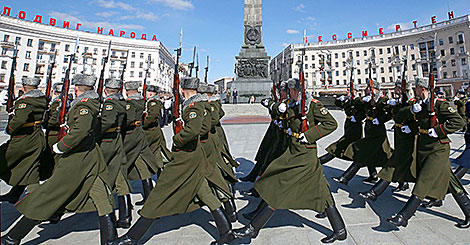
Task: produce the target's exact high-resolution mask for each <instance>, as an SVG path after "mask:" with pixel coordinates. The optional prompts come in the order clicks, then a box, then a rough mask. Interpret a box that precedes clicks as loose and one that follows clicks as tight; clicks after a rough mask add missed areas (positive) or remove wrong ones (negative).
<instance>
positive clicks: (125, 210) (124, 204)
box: [116, 194, 133, 229]
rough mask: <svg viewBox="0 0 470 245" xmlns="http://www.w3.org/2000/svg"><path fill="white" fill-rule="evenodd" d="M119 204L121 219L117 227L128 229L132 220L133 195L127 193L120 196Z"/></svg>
mask: <svg viewBox="0 0 470 245" xmlns="http://www.w3.org/2000/svg"><path fill="white" fill-rule="evenodd" d="M118 205H119V207H118V208H119V219H118V221H117V224H116V227H117V228H124V229H127V228H129V227H131V221H132V208H133V206H132V202H131V195H129V194H127V195H125V196H118Z"/></svg>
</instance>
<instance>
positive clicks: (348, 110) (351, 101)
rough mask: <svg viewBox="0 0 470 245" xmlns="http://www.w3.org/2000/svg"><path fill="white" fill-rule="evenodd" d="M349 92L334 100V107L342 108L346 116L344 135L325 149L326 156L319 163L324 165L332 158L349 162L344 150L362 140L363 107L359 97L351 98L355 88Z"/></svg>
mask: <svg viewBox="0 0 470 245" xmlns="http://www.w3.org/2000/svg"><path fill="white" fill-rule="evenodd" d="M356 86H357V85H354V87H353V91H349V89H348V93H349V94H348V96H347V97H346V96H344V95H343V96H341V97H339V98H338V99H336V100H335V105H336V106H338V107H340V108H342V109H343V110H344V113H345V114H346V121H345V123H344V135H343V137H341V138H340V139H339V140H338V141H336V142H335V143H333V144H331V145H330V146H328V147H327V148H326V152H327V153H326V154H325V155H323V156H321V157H320V163H321V164H325V163H327V162H329V161H331V160H332V159H333V158H335V157H337V158H341V159H344V160H348V161H351V160H352V159H350V158H346V157H344V152H345V151H346V148H347V147H348V146H349V145H350V144H351V143H353V142H355V141H357V140H360V139H361V138H362V122H363V121H364V119H365V118H366V114H365V110H364V106H363V104H362V99H361V97H358V96H357V97H355V98H354V97H353V96H354V95H355V94H356V88H357V87H356Z"/></svg>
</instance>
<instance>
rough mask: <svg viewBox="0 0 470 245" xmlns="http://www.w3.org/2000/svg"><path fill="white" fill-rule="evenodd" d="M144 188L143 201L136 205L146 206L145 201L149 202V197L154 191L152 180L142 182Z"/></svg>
mask: <svg viewBox="0 0 470 245" xmlns="http://www.w3.org/2000/svg"><path fill="white" fill-rule="evenodd" d="M142 188H143V189H144V196H143V199H142V200H141V201H138V202H136V203H135V205H139V206H142V205H144V203H145V201H146V200H147V197H148V196H149V195H150V192H152V189H153V182H152V178H149V179H145V180H142Z"/></svg>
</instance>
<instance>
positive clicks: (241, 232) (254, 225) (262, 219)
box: [233, 205, 274, 238]
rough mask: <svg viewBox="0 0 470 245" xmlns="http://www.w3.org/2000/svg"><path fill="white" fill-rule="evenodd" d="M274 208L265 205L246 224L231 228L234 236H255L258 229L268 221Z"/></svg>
mask: <svg viewBox="0 0 470 245" xmlns="http://www.w3.org/2000/svg"><path fill="white" fill-rule="evenodd" d="M273 213H274V210H273V209H271V207H269V205H265V206H264V207H263V208H262V209H261V210H260V211H259V212H258V214H256V216H255V217H254V218H253V219H252V220H251V222H250V224H248V225H247V226H245V227H243V228H240V229H236V230H233V234H234V235H235V237H236V238H256V237H257V236H258V233H259V230H260V229H261V228H263V226H264V225H265V224H266V223H268V221H269V219H270V218H271V216H273Z"/></svg>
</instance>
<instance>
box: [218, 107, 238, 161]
mask: <svg viewBox="0 0 470 245" xmlns="http://www.w3.org/2000/svg"><path fill="white" fill-rule="evenodd" d="M214 105H215V106H216V107H217V110H218V111H219V120H220V119H222V118H223V117H224V116H225V111H224V109H223V108H222V103H220V100H218V101H216V102H215V103H214ZM215 130H216V131H217V135H218V136H219V138H220V141H221V142H222V145H223V146H224V149H223V151H222V154H223V155H224V156H225V157H226V160H228V161H229V162H230V164H231V165H232V166H233V167H235V168H237V167H238V166H240V164H239V163H238V162H237V161H235V159H233V156H232V154H231V153H230V147H229V145H228V140H227V135H226V134H225V131H224V128H223V127H222V124H221V123H220V122H219V124H217V126H216V127H215Z"/></svg>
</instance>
